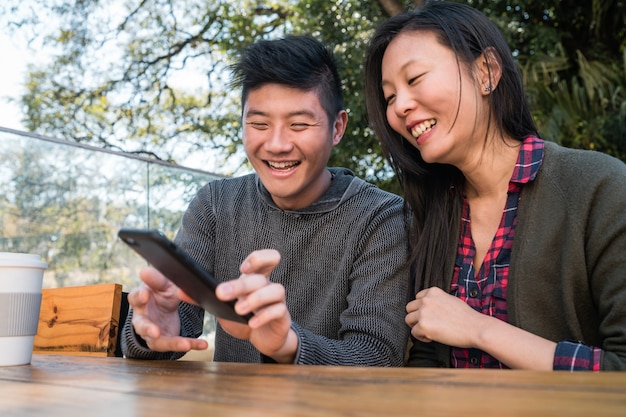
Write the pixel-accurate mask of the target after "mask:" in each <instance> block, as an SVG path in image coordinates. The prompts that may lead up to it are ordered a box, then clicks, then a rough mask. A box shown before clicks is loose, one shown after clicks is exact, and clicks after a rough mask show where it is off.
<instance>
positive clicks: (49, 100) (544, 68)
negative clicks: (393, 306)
mask: <svg viewBox="0 0 626 417" xmlns="http://www.w3.org/2000/svg"><path fill="white" fill-rule="evenodd" d="M460 1H461V2H467V3H470V4H471V5H473V6H475V7H477V8H478V9H480V10H483V11H484V12H485V13H486V14H487V15H488V16H490V17H491V18H492V19H494V21H495V22H496V23H497V24H498V25H499V26H500V28H501V29H502V31H503V32H504V34H505V36H506V38H507V40H508V41H509V43H510V45H511V46H512V50H513V54H514V55H515V57H516V58H517V60H518V62H519V65H520V69H521V70H522V72H523V75H524V80H525V83H526V87H527V91H528V95H529V98H530V100H531V103H532V104H533V110H534V113H535V115H536V118H537V122H538V125H539V126H540V128H541V131H540V133H541V134H542V136H544V137H546V139H550V140H554V141H556V142H560V143H563V144H565V145H567V146H574V147H581V148H591V149H597V150H601V151H604V152H609V153H612V154H614V155H617V156H619V157H621V158H624V155H625V154H626V152H625V146H624V144H625V142H626V135H625V132H626V129H624V126H625V125H626V121H625V118H624V115H625V112H626V110H625V109H626V104H625V103H626V99H625V93H624V91H625V90H624V84H625V81H624V79H625V77H626V74H625V68H626V66H625V65H624V62H623V54H624V48H625V47H626V41H625V39H626V10H625V9H626V5H625V3H624V1H623V0H592V1H589V2H580V1H578V0H562V1H559V2H545V1H540V0H520V1H505V0H490V1H486V0H460ZM383 3H385V8H384V9H383V7H382V6H381V5H382V4H383ZM386 3H389V4H386ZM414 3H419V1H393V0H392V1H386V2H384V1H377V0H370V1H356V0H300V1H298V0H282V1H279V0H274V1H271V0H256V1H252V0H218V1H213V2H207V1H204V0H202V1H201V0H153V1H150V2H143V1H140V0H131V1H128V2H122V1H119V0H80V1H77V0H57V1H55V2H52V3H50V2H44V1H42V0H19V1H18V0H7V1H5V2H3V4H2V5H0V12H4V13H2V16H3V18H2V19H4V20H5V21H7V22H8V23H9V26H10V27H15V28H17V30H18V31H19V32H21V33H24V32H27V31H28V30H32V31H34V33H38V34H39V35H38V37H36V38H37V39H39V40H40V41H41V42H44V44H45V45H48V46H50V47H53V48H54V51H55V54H54V56H53V57H52V58H53V59H52V60H51V61H50V62H49V64H47V65H46V66H44V67H42V68H32V69H31V72H30V79H29V82H28V84H27V93H26V94H25V96H24V97H23V104H24V107H25V108H26V109H27V113H26V120H25V123H26V126H27V127H28V128H29V129H30V130H32V131H35V132H40V133H44V134H46V135H52V136H57V137H62V138H66V139H69V140H75V141H79V142H85V143H90V144H95V145H97V146H103V147H109V148H114V149H122V150H125V151H129V152H135V153H139V154H142V155H146V156H149V157H153V158H158V159H162V160H167V161H174V162H175V161H181V160H184V159H185V158H186V157H187V156H188V155H189V154H194V153H201V152H203V151H204V150H206V149H210V150H212V151H214V152H216V151H220V152H221V156H222V157H223V158H224V160H226V159H229V158H230V159H233V155H242V149H241V141H240V123H239V116H240V109H239V93H238V91H233V90H232V89H230V88H229V82H230V74H229V73H228V65H229V64H230V63H231V62H232V60H233V58H234V57H235V55H236V54H237V52H238V51H239V50H240V49H241V48H242V47H244V46H245V45H247V44H249V43H250V42H253V41H255V40H257V39H261V38H265V39H267V38H275V37H279V36H282V35H284V34H286V33H309V34H312V35H314V36H316V37H318V38H319V39H320V40H322V41H324V42H326V43H327V44H328V45H329V46H330V47H332V48H333V49H334V51H335V52H336V55H337V57H338V60H339V66H340V72H341V75H342V77H343V80H344V82H345V96H346V108H347V110H348V112H349V115H350V121H349V125H348V131H347V133H346V136H345V138H344V140H343V141H342V143H341V144H340V145H339V146H338V147H337V148H336V149H335V151H334V153H333V155H332V157H331V164H332V165H342V166H347V167H349V168H351V169H353V170H354V171H355V172H356V173H357V174H358V175H360V176H363V177H365V178H367V179H369V180H372V181H374V182H377V183H378V184H379V185H381V186H382V187H384V188H387V189H391V190H393V191H398V188H397V184H396V183H395V181H394V180H393V178H392V177H391V173H390V170H389V168H388V166H387V165H386V163H385V161H384V160H383V159H382V158H381V156H380V150H379V146H378V143H377V140H376V138H375V137H374V136H373V133H372V131H371V129H370V128H369V127H368V123H367V119H366V115H365V108H364V99H363V95H362V91H363V73H362V61H363V58H364V51H365V48H366V44H367V40H368V38H369V36H370V34H371V32H372V30H373V29H374V28H375V27H376V26H377V25H378V24H379V23H380V22H381V21H382V20H383V19H385V18H386V17H387V14H386V12H385V10H392V9H393V10H398V9H399V8H401V7H410V6H411V5H412V4H414ZM31 7H32V8H31ZM29 10H30V11H31V12H29ZM11 25H12V26H11ZM190 74H191V75H190ZM181 77H184V78H186V80H185V81H186V82H181V81H180V79H181ZM191 86H193V87H191ZM235 165H236V166H235V167H234V168H231V170H230V171H227V172H222V173H224V174H230V173H232V172H236V171H237V169H238V168H239V166H240V164H235Z"/></svg>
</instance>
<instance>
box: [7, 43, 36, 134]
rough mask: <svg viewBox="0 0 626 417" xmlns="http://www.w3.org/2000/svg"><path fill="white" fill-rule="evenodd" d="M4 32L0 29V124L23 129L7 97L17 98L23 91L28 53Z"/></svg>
mask: <svg viewBox="0 0 626 417" xmlns="http://www.w3.org/2000/svg"><path fill="white" fill-rule="evenodd" d="M15 42H16V41H15V39H11V38H10V37H9V36H8V35H7V34H6V33H3V32H2V31H0V45H2V65H0V126H2V127H8V128H11V129H17V130H24V127H23V126H22V124H21V123H20V120H21V119H22V116H21V112H20V108H19V106H18V105H17V104H10V103H9V102H8V100H7V97H13V98H15V99H17V98H19V96H20V95H21V93H22V92H23V84H24V76H25V71H26V65H27V63H28V62H29V61H28V60H29V58H30V57H29V55H30V54H29V53H28V52H27V51H26V48H25V47H23V45H17V44H16V43H15Z"/></svg>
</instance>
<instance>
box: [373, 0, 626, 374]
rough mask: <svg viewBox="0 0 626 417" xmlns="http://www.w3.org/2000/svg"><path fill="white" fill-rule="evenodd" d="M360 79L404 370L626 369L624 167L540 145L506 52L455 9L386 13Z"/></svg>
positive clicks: (493, 35)
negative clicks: (402, 261)
mask: <svg viewBox="0 0 626 417" xmlns="http://www.w3.org/2000/svg"><path fill="white" fill-rule="evenodd" d="M365 70H366V75H365V76H366V100H367V107H368V114H369V117H370V122H371V123H372V126H373V128H374V130H375V132H376V134H377V135H378V137H379V139H380V141H381V144H382V148H383V151H384V152H385V155H386V157H387V158H388V160H389V161H390V163H391V165H392V166H393V168H394V170H395V173H396V175H397V177H398V179H399V180H400V182H401V184H402V186H403V189H404V196H405V209H407V210H409V211H410V214H411V219H412V225H411V227H412V233H411V237H410V243H411V250H412V254H411V261H412V263H411V266H412V272H413V274H414V277H415V285H416V293H417V295H416V297H415V299H414V300H412V301H410V302H409V303H408V304H407V306H406V310H407V316H406V323H407V324H408V325H409V326H410V327H411V334H412V336H413V341H414V344H413V347H412V348H411V352H410V358H409V365H414V366H452V367H485V368H487V367H495V368H498V367H499V368H507V367H508V368H527V369H544V370H547V369H569V370H601V369H602V370H604V369H626V165H624V164H623V163H622V162H621V161H619V160H617V159H615V158H612V157H610V156H608V155H605V154H601V153H598V152H591V151H580V150H572V149H566V148H563V147H560V146H558V145H556V144H554V143H552V142H547V141H545V142H544V141H543V140H542V139H541V138H540V137H539V135H538V133H537V128H536V127H535V123H534V121H533V119H532V117H531V114H530V111H529V107H528V103H527V101H526V98H525V94H524V90H523V86H522V81H521V78H520V75H519V73H518V71H517V67H516V64H515V62H514V61H513V59H512V56H511V52H510V49H509V47H508V45H507V44H506V42H505V40H504V38H503V36H502V34H501V33H500V31H499V30H498V29H497V27H496V26H495V25H494V24H493V23H492V22H490V21H489V20H488V19H487V18H486V17H485V16H484V15H483V14H482V13H480V12H479V11H477V10H475V9H473V8H471V7H469V6H467V5H463V4H458V3H447V2H439V1H438V2H432V3H427V4H426V5H424V6H423V7H421V8H418V9H416V10H414V11H411V12H406V13H403V14H400V15H397V16H395V17H393V18H391V19H389V20H388V21H386V22H385V23H383V24H382V25H381V26H380V27H379V28H378V30H377V31H376V33H375V34H374V35H373V38H372V40H371V44H370V47H369V50H368V55H367V59H366V69H365Z"/></svg>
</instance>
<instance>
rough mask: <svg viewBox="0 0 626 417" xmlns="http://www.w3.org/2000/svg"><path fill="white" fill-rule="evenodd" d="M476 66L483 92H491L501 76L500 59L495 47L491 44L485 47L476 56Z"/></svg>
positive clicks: (485, 93) (487, 93) (486, 93)
mask: <svg viewBox="0 0 626 417" xmlns="http://www.w3.org/2000/svg"><path fill="white" fill-rule="evenodd" d="M476 67H477V69H478V74H479V78H478V80H479V82H480V85H481V87H482V91H483V94H484V95H489V94H491V92H492V91H493V90H495V89H496V87H497V86H498V83H499V82H500V77H501V76H502V61H501V60H500V55H499V54H498V52H497V51H496V49H495V48H494V47H492V46H490V47H488V48H485V50H484V51H483V53H482V54H481V55H479V56H478V58H476Z"/></svg>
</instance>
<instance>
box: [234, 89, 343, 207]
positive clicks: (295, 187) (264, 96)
mask: <svg viewBox="0 0 626 417" xmlns="http://www.w3.org/2000/svg"><path fill="white" fill-rule="evenodd" d="M346 122H347V115H346V113H345V112H343V111H342V112H340V113H338V114H337V118H336V120H328V116H327V115H326V112H325V111H324V109H323V108H322V105H321V103H320V100H319V97H318V95H317V93H316V92H315V91H303V90H299V89H296V88H290V87H286V86H284V85H281V84H265V85H264V86H262V87H259V88H257V89H254V90H251V91H250V92H249V94H248V99H247V101H246V103H245V105H244V109H243V144H244V148H245V150H246V155H247V156H248V160H249V161H250V163H251V164H252V166H253V167H254V169H255V171H256V172H257V174H258V175H259V178H260V179H261V181H262V182H263V185H265V187H266V188H267V190H268V191H269V193H270V194H271V195H272V198H273V200H274V203H275V204H276V205H277V206H278V207H280V208H282V209H284V210H297V209H301V208H304V207H307V206H309V205H310V204H312V203H313V202H315V201H316V200H317V199H318V198H319V197H321V196H322V194H324V192H325V191H326V189H328V187H329V185H330V173H329V172H328V170H327V169H326V164H327V163H328V158H329V157H330V152H331V150H332V148H333V147H334V146H335V145H336V144H338V143H339V141H340V140H341V137H342V136H343V133H344V131H345V127H346Z"/></svg>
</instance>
